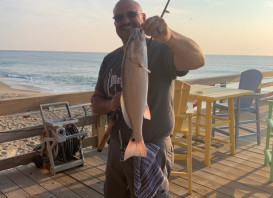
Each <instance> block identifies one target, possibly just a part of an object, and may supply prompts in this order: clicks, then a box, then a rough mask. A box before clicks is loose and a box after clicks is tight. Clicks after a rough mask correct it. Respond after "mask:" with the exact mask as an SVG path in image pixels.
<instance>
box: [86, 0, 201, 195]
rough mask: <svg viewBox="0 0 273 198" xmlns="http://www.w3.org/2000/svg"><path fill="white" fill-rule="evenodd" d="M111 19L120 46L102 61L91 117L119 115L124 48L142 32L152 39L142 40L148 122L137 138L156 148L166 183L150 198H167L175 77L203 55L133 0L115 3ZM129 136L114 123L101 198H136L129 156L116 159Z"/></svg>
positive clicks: (122, 126) (197, 64)
mask: <svg viewBox="0 0 273 198" xmlns="http://www.w3.org/2000/svg"><path fill="white" fill-rule="evenodd" d="M113 14H114V17H113V18H114V20H115V22H114V24H115V27H116V32H117V34H118V36H119V37H120V39H121V40H122V43H123V47H120V48H118V49H116V50H114V51H113V52H111V53H109V54H108V55H107V56H106V57H105V58H104V60H103V62H102V65H101V68H100V72H99V77H98V82H97V85H96V88H95V92H94V95H93V96H92V99H91V103H92V108H93V111H94V112H95V113H97V114H108V115H109V117H110V116H111V115H112V114H113V112H117V111H119V108H120V92H121V86H120V82H121V80H120V73H121V65H122V58H123V53H124V47H125V45H126V43H127V40H128V38H129V36H130V34H131V32H132V30H133V28H142V29H143V30H144V31H145V33H146V35H148V36H151V37H153V41H152V42H151V43H149V41H150V40H149V39H147V43H148V46H147V47H148V68H149V70H150V71H151V73H150V74H149V89H148V105H149V108H150V112H151V120H145V119H144V121H143V131H142V133H143V138H144V142H145V143H153V144H155V145H157V146H159V147H160V150H159V151H158V153H157V156H156V159H157V161H158V163H159V165H160V167H161V169H162V171H163V173H164V177H165V179H164V182H163V184H162V185H161V186H160V188H159V189H158V191H157V193H156V196H155V197H169V183H168V177H169V175H170V172H171V168H172V165H173V148H172V144H171V140H170V135H171V133H172V129H173V126H174V112H173V92H174V83H173V80H174V79H175V78H176V76H177V75H179V76H184V75H186V74H187V73H188V71H189V70H192V69H197V68H199V67H201V66H203V65H204V55H203V53H202V51H201V49H200V48H199V46H198V45H197V44H196V43H195V42H194V41H192V40H191V39H189V38H187V37H185V36H182V35H181V34H178V33H176V32H175V31H173V30H171V29H170V28H169V27H168V25H167V24H166V22H165V21H164V20H163V19H162V18H160V17H158V16H154V17H151V18H148V19H146V15H145V13H143V12H142V9H141V6H140V5H139V4H138V3H137V2H136V1H134V0H120V1H118V2H117V4H116V5H115V7H114V10H113ZM118 115H120V114H119V113H118ZM119 117H120V116H119ZM130 136H131V130H130V129H129V128H128V127H127V126H126V124H125V122H124V120H123V119H119V122H117V123H116V124H115V126H114V128H113V130H112V131H111V135H110V137H111V140H110V144H109V148H108V161H107V168H106V181H105V189H104V193H105V194H104V196H105V197H111V198H116V197H118V198H122V197H135V194H134V163H133V157H132V158H129V159H127V160H126V161H122V160H121V159H120V158H121V156H122V153H123V152H124V147H126V146H127V144H128V140H129V138H130ZM121 148H122V149H121Z"/></svg>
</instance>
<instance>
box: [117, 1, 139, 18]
mask: <svg viewBox="0 0 273 198" xmlns="http://www.w3.org/2000/svg"><path fill="white" fill-rule="evenodd" d="M122 4H130V5H131V6H134V7H135V8H136V9H137V10H138V11H139V12H142V8H141V6H140V5H139V3H138V2H136V1H134V0H119V1H118V2H117V3H116V5H115V7H114V9H113V14H114V15H115V14H116V9H117V8H118V7H119V6H121V5H122Z"/></svg>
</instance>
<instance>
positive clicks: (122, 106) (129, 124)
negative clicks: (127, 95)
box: [120, 93, 132, 128]
mask: <svg viewBox="0 0 273 198" xmlns="http://www.w3.org/2000/svg"><path fill="white" fill-rule="evenodd" d="M120 106H121V110H122V115H123V118H124V120H125V122H126V124H127V126H128V127H129V128H132V125H131V122H130V120H129V117H128V113H127V109H126V107H125V103H124V98H123V94H122V93H121V97H120Z"/></svg>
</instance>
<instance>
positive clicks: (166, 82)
mask: <svg viewBox="0 0 273 198" xmlns="http://www.w3.org/2000/svg"><path fill="white" fill-rule="evenodd" d="M148 42H149V41H147V43H148ZM122 59H123V48H118V49H116V50H115V51H113V52H111V53H109V54H108V55H107V56H106V57H105V58H104V60H103V62H102V65H101V68H100V72H99V77H98V82H97V85H96V88H95V89H96V90H97V91H99V92H101V93H103V94H105V96H106V97H108V98H112V97H113V96H114V95H115V93H116V92H118V91H119V92H120V91H121V65H122ZM148 68H149V70H150V71H151V73H150V74H149V88H148V105H149V109H150V112H151V120H146V119H144V121H143V130H142V134H143V138H144V141H145V142H153V141H155V140H157V139H160V138H164V137H167V136H169V135H170V134H171V133H172V130H173V127H174V111H173V96H174V83H173V80H174V79H175V78H176V76H184V75H186V74H187V73H188V71H184V72H177V71H176V69H175V65H174V54H173V52H172V51H171V50H170V49H169V48H168V46H167V45H165V44H163V43H160V42H158V41H154V40H153V41H152V42H151V43H150V44H149V46H148ZM124 124H125V123H124V122H122V125H124ZM121 128H122V129H124V130H123V131H122V133H123V139H124V141H125V142H127V141H128V139H129V138H130V130H128V128H127V129H126V127H121ZM111 136H116V135H115V134H113V133H111Z"/></svg>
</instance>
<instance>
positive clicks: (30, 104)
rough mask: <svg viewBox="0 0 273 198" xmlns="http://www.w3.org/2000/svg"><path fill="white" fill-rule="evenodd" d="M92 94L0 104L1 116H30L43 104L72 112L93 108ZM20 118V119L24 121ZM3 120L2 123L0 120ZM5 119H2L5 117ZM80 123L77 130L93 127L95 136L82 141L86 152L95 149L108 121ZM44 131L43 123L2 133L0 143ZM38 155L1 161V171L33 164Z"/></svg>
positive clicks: (96, 119)
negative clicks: (61, 106) (64, 105)
mask: <svg viewBox="0 0 273 198" xmlns="http://www.w3.org/2000/svg"><path fill="white" fill-rule="evenodd" d="M92 94H93V92H91V91H85V92H77V93H69V94H57V95H46V96H41V97H40V96H39V97H30V98H18V99H11V100H2V101H0V116H1V117H2V116H12V115H22V116H23V115H25V114H27V115H30V116H31V114H34V113H36V114H37V111H39V109H40V104H47V103H56V102H64V101H67V102H68V103H69V104H70V105H71V106H70V108H71V109H73V108H78V107H79V106H83V105H87V106H90V105H91V104H90V98H91V96H92ZM22 116H20V117H22ZM1 117H0V119H1ZM2 118H3V117H2ZM78 119H79V122H78V123H77V124H76V125H77V126H78V127H81V126H83V125H85V126H88V125H91V127H92V136H89V137H87V138H85V139H84V140H83V144H82V146H83V148H85V147H90V146H91V147H92V148H96V147H97V145H98V143H99V142H100V141H101V139H102V137H103V135H104V133H105V125H106V117H105V116H99V115H92V114H91V115H88V116H81V117H79V118H78ZM43 131H44V126H43V123H40V124H38V125H35V126H30V127H25V128H18V129H14V130H5V131H0V143H4V142H9V141H14V140H20V139H23V138H29V137H34V136H41V135H42V133H43ZM35 155H37V153H36V152H35V151H33V152H29V153H25V154H21V155H17V156H14V157H9V158H6V159H2V160H0V171H1V170H5V169H8V168H12V167H17V166H19V165H24V164H29V163H31V162H33V158H34V156H35Z"/></svg>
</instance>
